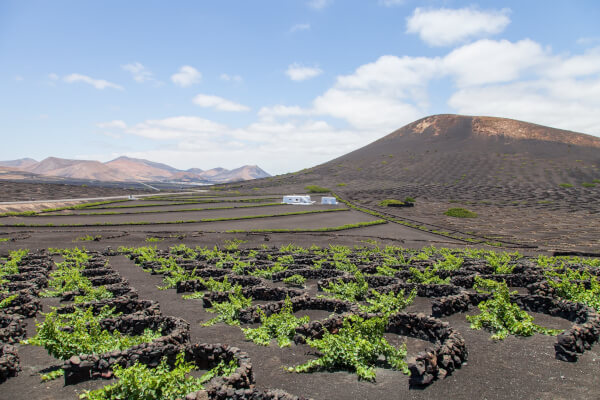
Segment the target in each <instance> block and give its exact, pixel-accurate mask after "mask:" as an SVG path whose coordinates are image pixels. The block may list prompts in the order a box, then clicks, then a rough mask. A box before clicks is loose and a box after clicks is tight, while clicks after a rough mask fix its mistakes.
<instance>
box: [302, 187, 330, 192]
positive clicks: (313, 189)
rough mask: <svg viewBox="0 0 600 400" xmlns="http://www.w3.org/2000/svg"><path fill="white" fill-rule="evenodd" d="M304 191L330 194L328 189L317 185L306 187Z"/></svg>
mask: <svg viewBox="0 0 600 400" xmlns="http://www.w3.org/2000/svg"><path fill="white" fill-rule="evenodd" d="M304 189H306V190H307V191H308V193H329V192H330V190H329V189H327V188H324V187H322V186H317V185H308V186H306V187H305V188H304Z"/></svg>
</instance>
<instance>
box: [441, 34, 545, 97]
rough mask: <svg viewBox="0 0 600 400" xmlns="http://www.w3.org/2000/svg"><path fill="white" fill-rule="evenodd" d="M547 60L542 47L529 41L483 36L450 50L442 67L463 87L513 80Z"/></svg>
mask: <svg viewBox="0 0 600 400" xmlns="http://www.w3.org/2000/svg"><path fill="white" fill-rule="evenodd" d="M547 61H548V58H547V55H546V53H545V52H544V50H543V49H542V47H541V46H540V45H539V44H538V43H536V42H534V41H532V40H529V39H525V40H521V41H519V42H516V43H513V42H509V41H508V40H500V41H495V40H488V39H483V40H479V41H477V42H475V43H471V44H467V45H464V46H462V47H459V48H457V49H456V50H453V51H452V52H451V53H450V54H448V55H447V56H446V57H444V67H445V68H446V72H447V73H449V74H451V75H453V76H454V77H455V79H456V81H457V83H458V85H459V86H466V85H481V84H486V83H496V82H508V81H512V80H515V79H517V78H519V77H520V75H521V73H522V72H523V71H526V70H527V69H531V68H533V67H540V66H541V65H543V64H544V63H546V62H547Z"/></svg>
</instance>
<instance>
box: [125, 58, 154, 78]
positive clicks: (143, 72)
mask: <svg viewBox="0 0 600 400" xmlns="http://www.w3.org/2000/svg"><path fill="white" fill-rule="evenodd" d="M121 68H123V69H124V70H125V71H127V72H129V73H131V76H132V77H133V80H134V81H136V82H138V83H143V82H147V81H155V79H154V76H153V75H152V72H150V71H149V70H148V69H147V68H146V67H144V66H143V65H142V64H140V63H139V62H135V63H131V64H125V65H121Z"/></svg>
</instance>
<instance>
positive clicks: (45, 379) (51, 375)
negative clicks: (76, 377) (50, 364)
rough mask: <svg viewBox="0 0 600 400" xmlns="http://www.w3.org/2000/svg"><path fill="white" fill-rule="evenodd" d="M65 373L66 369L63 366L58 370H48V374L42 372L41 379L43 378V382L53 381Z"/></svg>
mask: <svg viewBox="0 0 600 400" xmlns="http://www.w3.org/2000/svg"><path fill="white" fill-rule="evenodd" d="M64 375H65V370H64V369H62V368H59V369H57V370H54V371H51V372H48V373H47V374H42V375H41V376H40V379H41V380H42V382H48V381H53V380H55V379H58V378H60V377H61V376H64Z"/></svg>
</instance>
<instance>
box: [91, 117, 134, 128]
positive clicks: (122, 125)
mask: <svg viewBox="0 0 600 400" xmlns="http://www.w3.org/2000/svg"><path fill="white" fill-rule="evenodd" d="M96 126H97V127H98V128H103V129H112V128H116V129H125V128H127V124H126V123H125V122H124V121H121V120H117V119H115V120H112V121H109V122H101V123H99V124H96Z"/></svg>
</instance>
